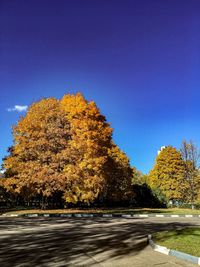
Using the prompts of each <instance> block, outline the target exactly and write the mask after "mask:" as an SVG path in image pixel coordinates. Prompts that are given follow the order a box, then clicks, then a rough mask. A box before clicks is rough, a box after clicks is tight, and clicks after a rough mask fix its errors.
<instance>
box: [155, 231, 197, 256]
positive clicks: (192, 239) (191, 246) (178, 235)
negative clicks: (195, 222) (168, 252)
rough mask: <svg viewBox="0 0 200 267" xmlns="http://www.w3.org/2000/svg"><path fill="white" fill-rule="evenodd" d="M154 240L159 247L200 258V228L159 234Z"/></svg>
mask: <svg viewBox="0 0 200 267" xmlns="http://www.w3.org/2000/svg"><path fill="white" fill-rule="evenodd" d="M153 239H154V241H155V243H156V244H158V245H161V246H164V247H167V248H169V249H174V250H178V251H181V252H185V253H187V254H191V255H193V256H197V257H200V227H199V228H196V227H195V228H185V229H181V230H175V231H163V232H158V233H156V234H155V235H154V236H153Z"/></svg>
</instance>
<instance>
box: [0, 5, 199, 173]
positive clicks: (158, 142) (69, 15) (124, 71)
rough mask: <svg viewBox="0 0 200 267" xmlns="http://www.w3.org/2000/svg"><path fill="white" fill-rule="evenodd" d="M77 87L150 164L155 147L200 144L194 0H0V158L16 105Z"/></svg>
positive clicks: (132, 152) (120, 140) (140, 161)
mask: <svg viewBox="0 0 200 267" xmlns="http://www.w3.org/2000/svg"><path fill="white" fill-rule="evenodd" d="M77 91H81V92H82V93H83V94H84V95H85V97H86V98H87V99H89V100H90V99H93V100H94V101H95V102H96V103H97V105H98V106H99V108H100V109H101V111H102V113H103V114H104V115H105V116H106V117H107V120H108V121H109V122H110V123H111V125H112V127H113V128H114V139H115V141H116V143H117V144H118V145H119V146H120V148H121V149H122V150H123V151H125V152H126V153H127V155H128V156H129V158H130V159H131V163H132V165H134V166H136V167H137V168H138V169H139V170H141V171H143V172H144V173H146V172H148V171H149V170H150V169H151V167H152V165H153V163H154V159H155V156H156V154H157V150H158V149H159V148H160V147H161V146H162V145H168V144H171V145H173V146H176V147H179V146H180V143H181V141H182V139H184V138H186V139H193V140H194V142H196V144H198V145H200V123H199V121H200V105H199V102H200V100H199V99H200V1H199V0H187V1H186V0H120V1H118V0H98V1H96V0H84V1H83V0H79V1H78V0H57V1H56V0H53V1H52V0H34V1H32V0H28V1H27V0H10V1H8V0H0V114H1V117H0V127H1V131H0V140H1V144H0V149H1V150H0V159H1V158H2V157H3V156H4V155H5V154H6V149H7V147H8V146H10V145H11V144H12V135H11V126H12V125H13V124H15V123H16V121H17V120H18V119H19V117H20V115H22V114H24V113H19V112H17V111H13V112H8V111H7V108H13V106H15V105H30V104H31V103H32V102H33V101H36V100H39V99H40V98H41V97H48V96H55V97H57V98H60V97H62V96H63V94H65V93H69V92H70V93H73V92H77Z"/></svg>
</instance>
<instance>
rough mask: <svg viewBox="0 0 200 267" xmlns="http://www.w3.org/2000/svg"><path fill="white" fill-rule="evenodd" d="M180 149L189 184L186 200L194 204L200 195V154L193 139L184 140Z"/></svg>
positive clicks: (186, 179)
mask: <svg viewBox="0 0 200 267" xmlns="http://www.w3.org/2000/svg"><path fill="white" fill-rule="evenodd" d="M180 151H181V154H182V157H183V160H184V162H185V174H184V178H185V182H186V184H187V192H186V195H185V200H186V201H187V202H189V203H191V204H192V206H193V204H194V203H195V202H196V201H197V200H198V198H199V195H200V172H199V163H200V162H199V160H200V154H199V151H198V148H197V146H195V144H194V143H193V141H192V140H190V141H189V142H187V141H186V140H183V142H182V145H181V150H180Z"/></svg>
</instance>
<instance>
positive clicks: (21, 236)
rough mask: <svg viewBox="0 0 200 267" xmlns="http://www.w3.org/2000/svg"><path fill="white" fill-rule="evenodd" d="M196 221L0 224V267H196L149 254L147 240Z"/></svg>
mask: <svg viewBox="0 0 200 267" xmlns="http://www.w3.org/2000/svg"><path fill="white" fill-rule="evenodd" d="M193 225H200V218H140V219H137V218H131V219H123V218H92V219H84V218H74V219H69V218H67V219H66V218H65V219H64V218H5V217H1V218H0V266H1V267H12V266H16V267H27V266H31V267H32V266H44V267H46V266H47V267H65V266H87V267H89V266H105V267H107V266H120V267H121V266H126V267H129V266H134V267H137V266H139V267H147V266H162V267H173V266H176V267H177V266H185V267H190V266H196V265H193V264H191V263H188V262H184V261H182V260H179V259H176V258H174V257H171V256H166V255H163V254H160V253H158V252H154V251H153V250H152V248H151V247H149V246H148V245H147V238H146V237H147V234H152V233H154V232H156V231H160V230H169V229H177V228H181V227H185V226H193Z"/></svg>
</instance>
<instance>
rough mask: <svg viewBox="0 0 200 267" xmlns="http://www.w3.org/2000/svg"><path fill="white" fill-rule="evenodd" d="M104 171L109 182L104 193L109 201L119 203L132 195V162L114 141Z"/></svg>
mask: <svg viewBox="0 0 200 267" xmlns="http://www.w3.org/2000/svg"><path fill="white" fill-rule="evenodd" d="M104 172H105V176H106V180H107V183H106V187H105V189H104V192H103V194H104V198H105V199H106V200H107V201H111V202H112V203H114V202H115V203H117V202H120V201H127V200H128V199H129V198H131V197H132V191H131V179H132V169H131V167H130V162H129V159H128V157H127V156H126V154H125V153H124V152H123V151H121V150H120V148H119V147H118V146H117V145H115V144H114V143H112V145H111V147H110V148H109V149H108V156H107V162H106V164H105V169H104Z"/></svg>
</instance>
